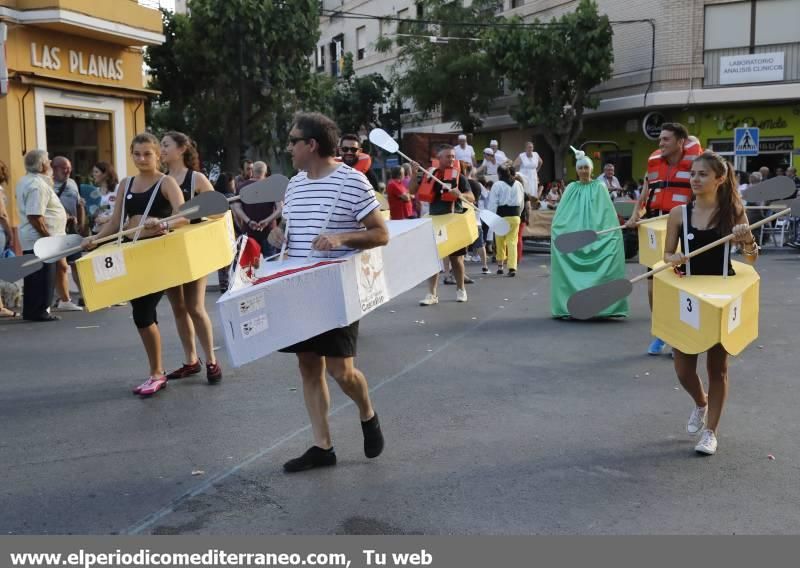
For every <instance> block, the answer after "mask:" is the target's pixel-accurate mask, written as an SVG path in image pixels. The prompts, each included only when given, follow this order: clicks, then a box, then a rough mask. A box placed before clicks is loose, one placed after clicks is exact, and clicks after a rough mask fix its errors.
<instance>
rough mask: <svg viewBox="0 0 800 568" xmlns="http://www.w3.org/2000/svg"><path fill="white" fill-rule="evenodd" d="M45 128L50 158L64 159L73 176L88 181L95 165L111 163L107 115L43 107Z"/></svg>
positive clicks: (110, 138)
mask: <svg viewBox="0 0 800 568" xmlns="http://www.w3.org/2000/svg"><path fill="white" fill-rule="evenodd" d="M45 128H46V131H47V134H46V135H47V150H48V153H49V154H50V158H51V159H52V158H53V157H55V156H64V157H66V158H68V159H69V160H70V161H71V162H72V171H73V176H74V177H77V178H80V179H81V180H82V181H89V174H90V173H91V171H92V167H93V166H94V165H95V164H96V163H97V162H109V163H112V164H113V163H114V161H113V158H114V156H113V152H112V147H113V135H112V128H111V117H110V114H109V113H103V112H91V111H84V110H73V109H64V108H58V107H50V106H46V107H45ZM90 183H91V182H90Z"/></svg>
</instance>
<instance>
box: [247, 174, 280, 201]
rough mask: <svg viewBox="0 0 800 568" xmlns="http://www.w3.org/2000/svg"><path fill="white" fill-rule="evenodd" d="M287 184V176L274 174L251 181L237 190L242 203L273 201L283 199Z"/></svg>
mask: <svg viewBox="0 0 800 568" xmlns="http://www.w3.org/2000/svg"><path fill="white" fill-rule="evenodd" d="M288 185H289V178H287V177H286V176H283V175H280V174H275V175H273V176H269V177H268V178H267V179H263V180H261V181H257V182H256V183H251V184H250V185H248V186H246V187H243V188H242V191H240V192H239V196H240V197H241V200H242V203H247V204H249V205H254V204H257V203H274V202H276V201H283V198H284V196H285V195H286V186H288Z"/></svg>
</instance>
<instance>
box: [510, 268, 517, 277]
mask: <svg viewBox="0 0 800 568" xmlns="http://www.w3.org/2000/svg"><path fill="white" fill-rule="evenodd" d="M508 275H509V276H510V277H512V278H513V277H514V276H516V275H517V271H516V270H515V269H514V268H509V269H508Z"/></svg>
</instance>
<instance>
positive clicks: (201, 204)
mask: <svg viewBox="0 0 800 568" xmlns="http://www.w3.org/2000/svg"><path fill="white" fill-rule="evenodd" d="M227 210H228V199H227V198H226V197H225V196H224V195H222V194H221V193H220V192H218V191H206V192H203V193H198V194H197V195H195V196H194V199H190V200H189V201H187V202H186V203H184V204H183V205H181V206H180V209H178V211H179V212H180V213H181V215H183V216H184V217H185V218H186V219H189V220H192V219H199V218H201V217H210V216H212V215H222V214H223V213H225V212H226V211H227Z"/></svg>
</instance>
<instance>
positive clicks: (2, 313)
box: [0, 308, 19, 319]
mask: <svg viewBox="0 0 800 568" xmlns="http://www.w3.org/2000/svg"><path fill="white" fill-rule="evenodd" d="M16 317H19V313H17V312H15V311H14V310H9V309H8V308H0V318H8V319H13V318H16Z"/></svg>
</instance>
